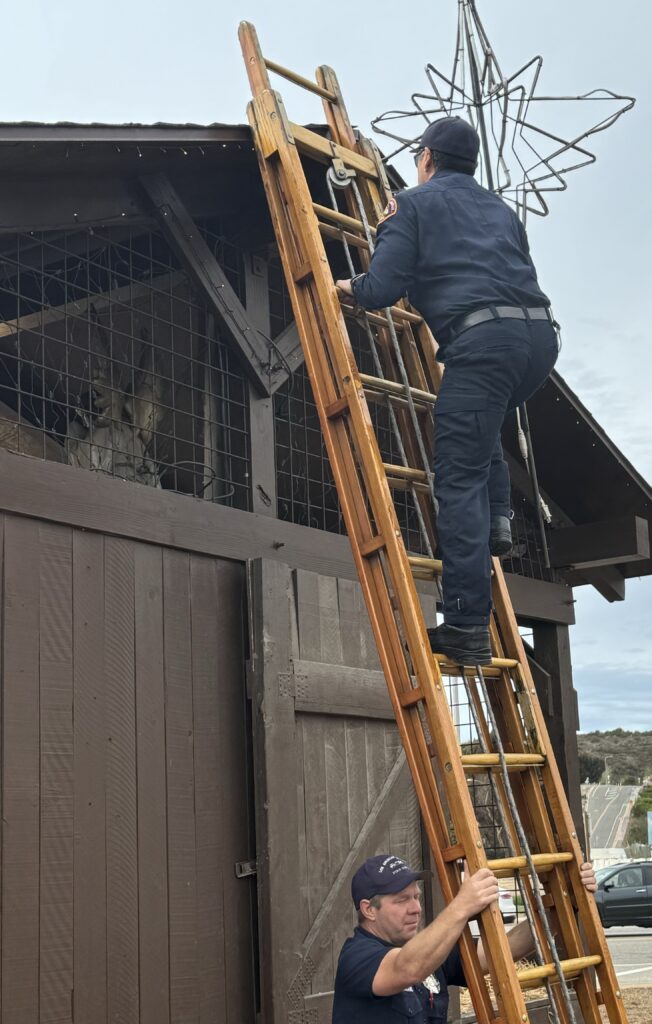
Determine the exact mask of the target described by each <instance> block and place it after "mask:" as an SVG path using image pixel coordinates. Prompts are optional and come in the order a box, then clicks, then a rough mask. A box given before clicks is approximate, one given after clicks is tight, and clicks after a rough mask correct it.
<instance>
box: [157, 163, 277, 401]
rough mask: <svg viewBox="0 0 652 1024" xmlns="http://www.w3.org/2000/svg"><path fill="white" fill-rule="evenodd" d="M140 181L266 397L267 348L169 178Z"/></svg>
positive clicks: (246, 371) (242, 361) (159, 176)
mask: <svg viewBox="0 0 652 1024" xmlns="http://www.w3.org/2000/svg"><path fill="white" fill-rule="evenodd" d="M140 180H141V183H142V186H143V188H144V189H145V191H146V193H147V195H148V196H149V198H150V200H151V201H152V204H153V206H154V210H155V213H156V217H157V219H158V221H159V224H160V226H161V229H162V231H163V234H164V235H165V237H166V238H167V240H168V241H169V243H170V245H172V247H173V248H174V249H175V251H176V252H177V253H178V255H179V256H180V258H181V259H182V260H183V262H184V264H185V266H186V267H187V268H188V271H189V273H190V274H191V275H192V277H193V279H194V281H195V282H196V284H197V286H198V287H199V289H200V290H201V292H202V293H203V295H204V297H205V299H206V301H207V302H208V306H209V308H210V309H211V311H212V312H214V313H215V315H216V316H217V318H218V320H219V322H220V323H221V324H222V326H223V327H224V328H225V330H226V333H227V335H228V337H229V338H230V340H231V342H232V345H233V348H234V350H235V352H236V353H237V355H238V356H239V358H240V362H241V364H242V366H243V368H244V370H245V373H246V374H247V376H248V377H249V379H250V380H251V381H252V382H253V383H254V384H255V385H256V387H257V388H258V390H259V391H260V392H261V393H262V394H264V395H269V393H270V390H269V359H270V354H269V349H268V344H267V342H266V341H265V339H264V338H263V337H262V336H261V334H260V333H259V331H258V330H257V329H256V328H255V326H254V325H253V324H252V322H251V320H250V318H249V316H248V315H247V311H246V310H245V308H244V306H243V305H242V303H241V302H240V299H239V298H238V296H237V295H236V293H235V292H234V290H233V288H232V287H231V285H230V284H229V281H228V279H227V277H226V274H225V273H224V271H223V270H222V268H221V267H220V265H219V263H218V262H217V260H216V259H215V257H214V256H213V253H212V252H211V250H210V249H209V247H208V245H207V244H206V242H205V241H204V239H203V238H202V235H201V233H200V231H199V229H198V228H197V226H196V225H195V223H194V221H193V220H192V217H191V216H190V214H189V213H188V211H187V209H186V207H185V206H184V204H183V203H182V201H181V199H180V198H179V196H178V194H177V192H176V191H175V189H174V188H173V186H172V184H171V182H170V180H169V178H168V177H167V175H165V174H154V175H146V176H144V177H142V178H141V179H140Z"/></svg>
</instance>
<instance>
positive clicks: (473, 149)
mask: <svg viewBox="0 0 652 1024" xmlns="http://www.w3.org/2000/svg"><path fill="white" fill-rule="evenodd" d="M419 149H436V150H437V151H438V152H439V153H446V154H447V155H448V156H456V157H457V158H458V159H459V160H468V161H469V163H473V164H474V163H475V162H476V161H477V159H478V153H479V151H480V137H479V135H478V133H477V132H476V130H475V128H474V127H473V125H471V124H469V122H468V121H465V120H464V119H463V118H461V117H441V118H440V119H439V120H438V121H433V122H432V124H429V125H428V127H427V128H426V130H425V132H424V133H423V135H422V136H421V141H420V142H419Z"/></svg>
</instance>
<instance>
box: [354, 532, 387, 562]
mask: <svg viewBox="0 0 652 1024" xmlns="http://www.w3.org/2000/svg"><path fill="white" fill-rule="evenodd" d="M384 547H385V538H384V537H381V535H380V534H378V536H376V537H372V538H371V540H366V541H364V542H363V543H362V544H361V545H360V554H361V555H362V557H363V558H368V557H369V555H373V554H374V552H375V551H380V550H381V549H382V548H384Z"/></svg>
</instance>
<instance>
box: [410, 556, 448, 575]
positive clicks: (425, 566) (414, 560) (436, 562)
mask: <svg viewBox="0 0 652 1024" xmlns="http://www.w3.org/2000/svg"><path fill="white" fill-rule="evenodd" d="M408 562H409V563H410V565H411V566H412V568H413V569H415V570H416V572H415V576H416V575H418V576H419V579H428V580H431V579H434V577H435V576H441V572H442V561H441V559H440V558H423V557H422V556H421V555H408Z"/></svg>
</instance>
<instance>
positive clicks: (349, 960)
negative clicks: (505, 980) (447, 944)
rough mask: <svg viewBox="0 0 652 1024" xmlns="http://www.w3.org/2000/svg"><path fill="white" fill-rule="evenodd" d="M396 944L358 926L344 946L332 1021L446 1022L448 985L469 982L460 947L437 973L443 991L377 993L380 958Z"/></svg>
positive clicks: (348, 1023)
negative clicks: (388, 994)
mask: <svg viewBox="0 0 652 1024" xmlns="http://www.w3.org/2000/svg"><path fill="white" fill-rule="evenodd" d="M394 948H395V947H394V946H392V945H391V943H389V942H383V940H382V939H378V938H377V937H376V936H375V935H371V934H370V933H369V932H367V931H365V930H364V928H356V929H355V932H354V933H353V936H352V937H351V938H350V939H347V940H346V942H345V943H344V945H343V946H342V952H341V953H340V959H339V962H338V965H337V974H336V975H335V998H334V1000H333V1024H405V1022H408V1021H409V1024H445V1022H446V1015H447V1013H448V985H466V981H465V979H464V972H463V970H462V962H461V960H460V954H459V952H458V949H457V947H455V948H454V949H453V951H452V952H451V953H450V954H449V955H448V957H447V958H446V960H445V961H444V963H443V964H442V965H441V967H439V968H438V970H437V971H436V972H435V976H436V978H437V981H438V982H439V986H440V991H439V992H438V993H436V994H433V996H432V998H431V995H430V992H429V991H428V989H427V988H426V987H425V985H413V986H412V987H411V988H408V989H405V991H404V992H399V993H398V994H397V995H394V996H375V995H374V994H373V991H372V985H373V980H374V978H375V976H376V971H377V970H378V968H379V966H380V963H381V960H382V959H383V957H385V956H386V955H387V953H388V952H389V950H390V949H394Z"/></svg>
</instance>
